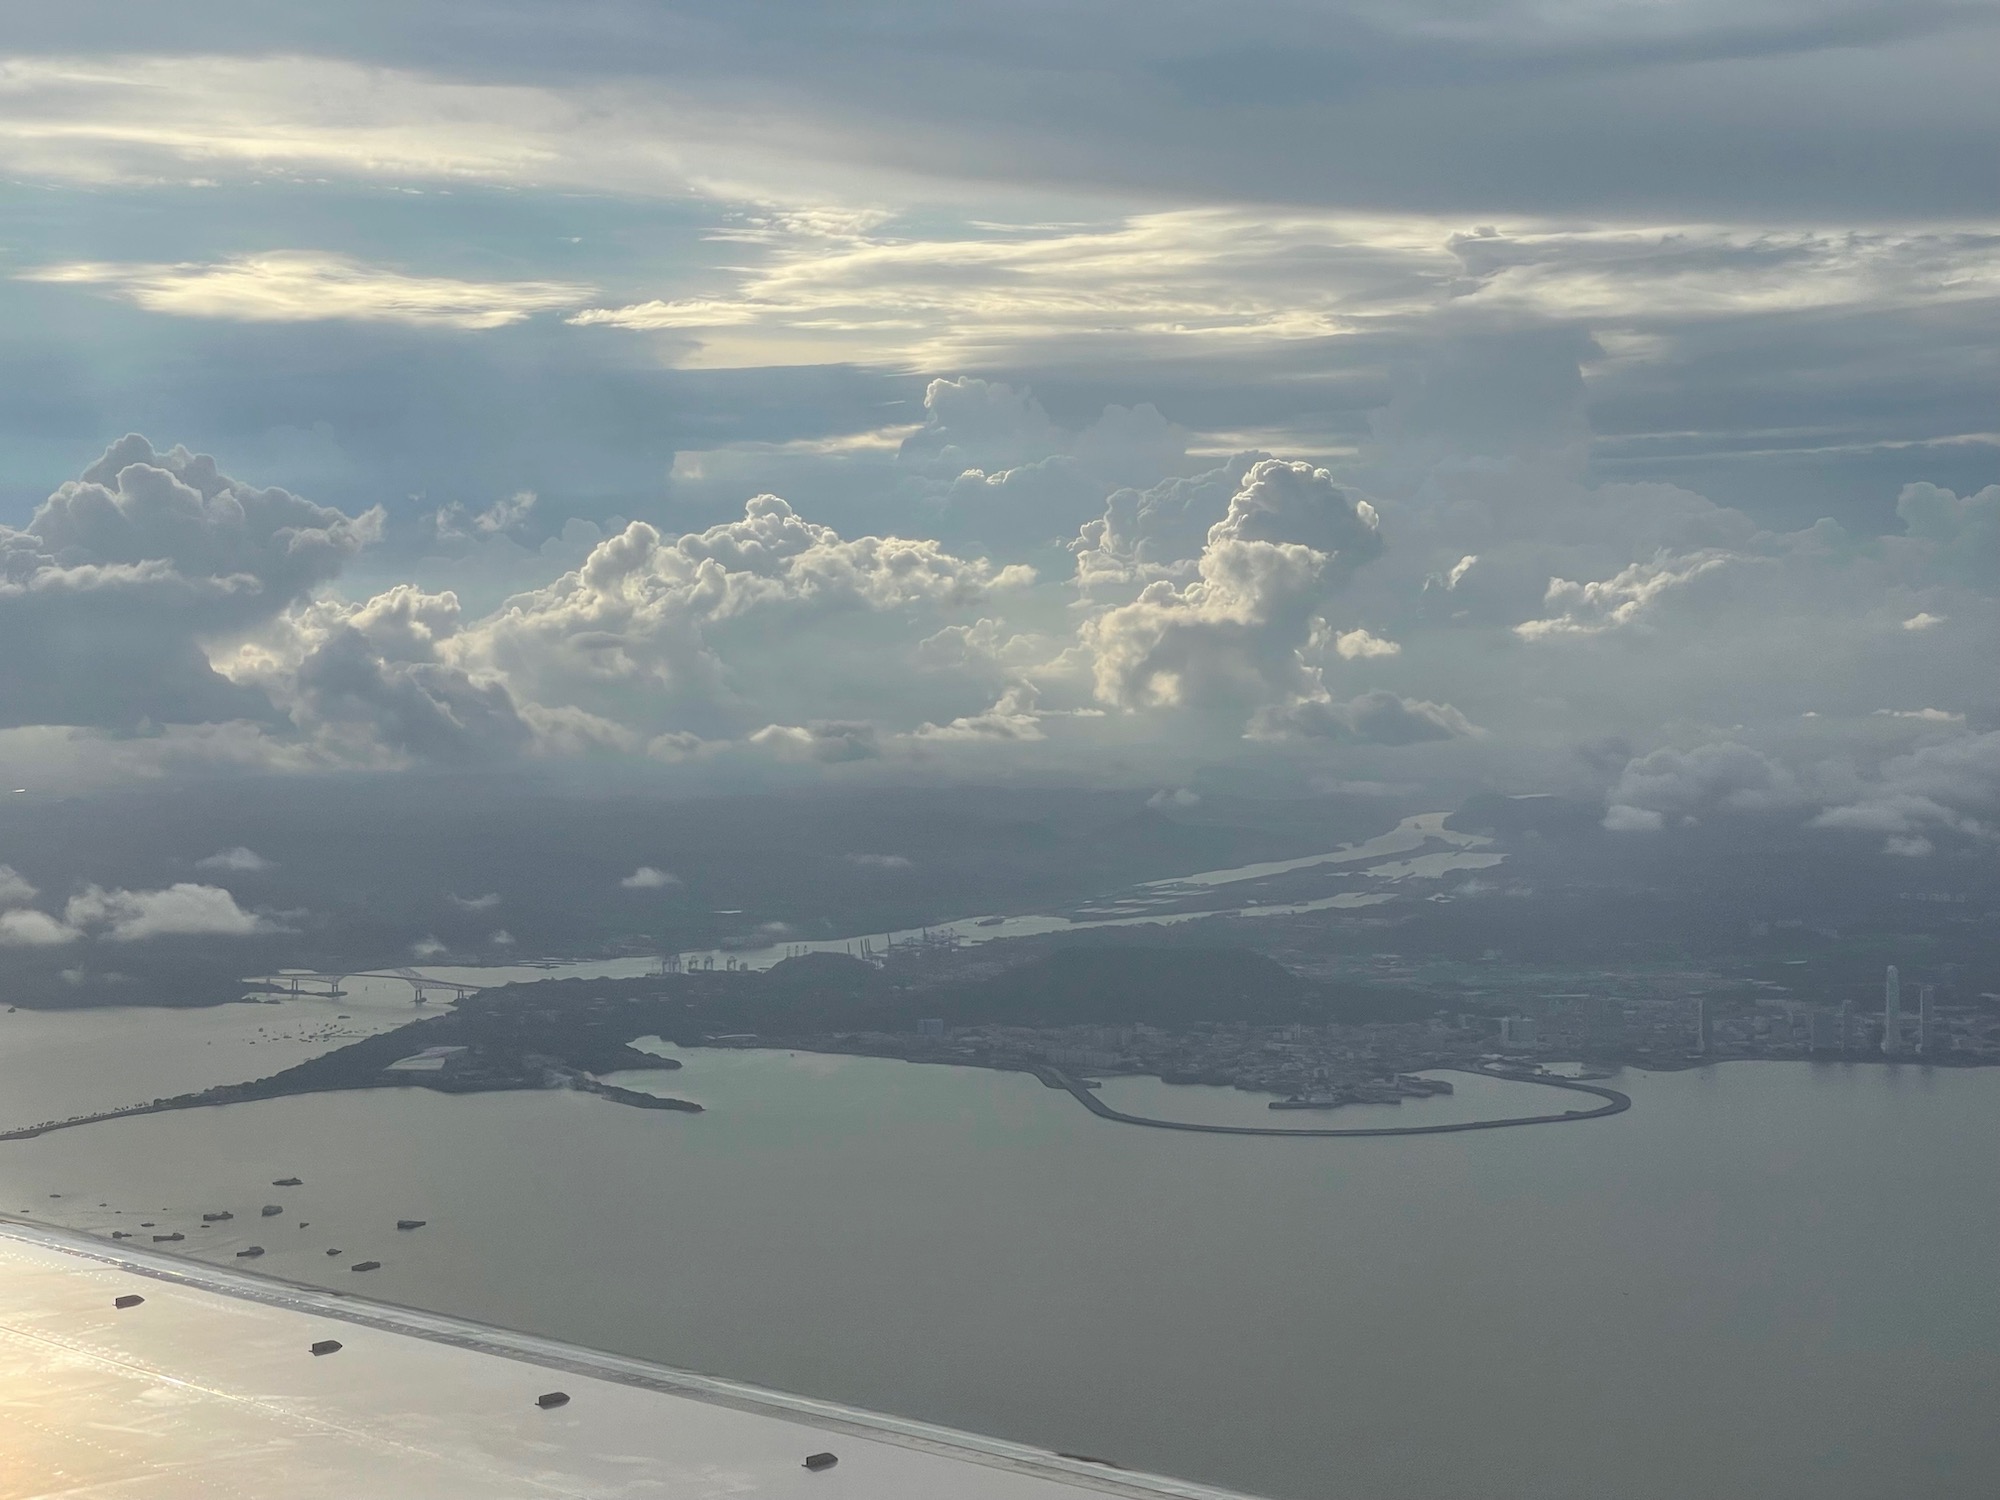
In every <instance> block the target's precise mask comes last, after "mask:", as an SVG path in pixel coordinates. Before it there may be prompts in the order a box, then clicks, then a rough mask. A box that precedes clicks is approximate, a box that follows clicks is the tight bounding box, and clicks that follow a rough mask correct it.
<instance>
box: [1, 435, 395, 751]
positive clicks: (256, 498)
mask: <svg viewBox="0 0 2000 1500" xmlns="http://www.w3.org/2000/svg"><path fill="white" fill-rule="evenodd" d="M380 527H381V512H380V511H379V510H375V511H370V512H368V513H367V514H365V515H363V516H360V517H350V516H346V515H343V514H342V513H341V512H339V511H337V510H331V509H328V508H326V507H323V506H319V505H314V504H312V503H311V502H310V501H307V500H302V499H300V498H298V497H297V496H295V495H292V494H289V493H288V492H286V491H284V490H281V489H257V488H255V487H253V486H250V485H246V484H242V483H240V482H238V481H236V480H234V479H231V478H229V477H228V476H226V475H224V474H222V473H220V472H219V471H218V470H217V469H216V466H215V462H214V460H212V459H209V458H205V457H199V456H196V455H194V454H191V453H189V452H188V451H187V450H185V449H183V448H174V449H171V450H170V451H168V452H166V453H158V452H155V451H154V449H153V447H152V445H151V444H150V443H148V442H147V441H146V440H145V439H144V438H142V437H126V438H122V439H120V440H119V441H118V442H116V443H114V444H113V445H112V446H111V447H110V448H109V449H108V450H107V451H106V452H105V454H104V456H103V457H102V458H100V459H99V460H98V461H97V462H96V463H94V464H92V465H91V466H90V467H89V468H88V469H86V470H85V471H84V473H83V475H82V477H81V478H80V479H77V480H74V481H71V482H70V483H67V484H64V485H63V486H62V487H61V488H60V489H58V490H57V491H56V492H55V493H54V494H53V495H51V496H50V497H49V498H48V500H47V501H45V502H44V503H43V505H42V506H41V507H40V509H38V510H37V511H36V512H35V514H34V516H33V518H32V519H31V520H30V521H29V522H28V524H27V526H26V527H25V528H24V529H22V530H19V531H16V530H12V529H9V528H6V527H0V639H5V640H6V641H7V643H8V645H7V650H6V651H5V652H4V653H0V727H5V726H9V725H17V724H74V725H96V726H103V727H107V728H118V727H128V726H131V725H134V724H137V723H139V722H141V721H145V720H151V721H154V722H166V723H203V722H215V721H218V720H227V719H244V718H249V719H258V718H261V719H267V720H268V719H271V718H272V717H274V714H273V710H272V707H271V705H270V703H269V701H268V700H267V699H266V698H265V697H264V695H262V694H261V693H259V692H257V691H256V690H255V689H254V688H250V687H246V686H243V685H239V684H237V683H234V682H231V681H229V680H228V679H226V678H224V677H222V676H221V675H219V674H218V673H217V672H216V671H215V670H214V669H213V667H212V666H211V665H210V661H209V658H208V655H207V654H206V652H205V651H204V650H203V647H202V645H201V642H202V641H203V640H204V639H207V638H211V637H214V636H217V635H222V634H227V633H229V632H232V631H242V630H247V629H249V628H251V627H253V626H256V625H258V624H260V623H261V622H264V621H267V620H270V619H271V618H273V617H274V616H276V615H277V614H278V613H279V612H280V611H282V610H283V609H285V608H286V607H287V606H288V605H289V604H291V603H293V602H294V601H296V600H299V599H302V598H304V597H305V595H306V594H307V593H308V592H309V591H310V590H311V589H313V588H314V587H316V586H317V585H319V584H321V583H324V582H325V581H327V580H328V579H330V578H332V577H333V576H334V575H335V574H337V573H338V572H339V571H340V569H341V567H342V565H343V564H344V563H345V562H346V561H347V560H348V559H349V558H350V557H352V556H353V555H354V554H355V553H356V552H357V551H359V550H360V548H361V547H363V546H364V545H366V544H367V543H368V542H369V541H371V540H373V539H374V537H375V536H376V535H377V534H378V533H379V531H380Z"/></svg>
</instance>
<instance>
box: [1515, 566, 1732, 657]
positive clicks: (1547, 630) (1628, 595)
mask: <svg viewBox="0 0 2000 1500" xmlns="http://www.w3.org/2000/svg"><path fill="white" fill-rule="evenodd" d="M1738 561H1740V559H1739V558H1737V557H1736V556H1735V555H1733V554H1730V553H1726V552H1720V551H1710V552H1704V553H1699V554H1696V555H1694V556H1691V557H1666V556H1661V557H1657V558H1655V559H1654V560H1653V561H1651V562H1644V563H1633V564H1632V565H1631V566H1630V567H1628V568H1623V569H1621V570H1619V572H1617V573H1616V574H1614V575H1613V576H1612V577H1610V578H1606V579H1602V580H1599V581H1597V582H1592V583H1573V582H1571V581H1570V580H1569V579H1567V578H1551V579H1550V580H1549V587H1548V592H1547V593H1546V594H1545V595H1543V598H1542V603H1543V606H1544V607H1545V608H1546V609H1548V610H1550V611H1551V613H1550V614H1549V615H1548V616H1547V617H1545V618H1543V619H1539V620H1523V621H1522V622H1521V623H1520V624H1519V625H1516V626H1515V627H1514V633H1515V634H1516V635H1518V636H1520V637H1521V638H1522V639H1523V640H1527V641H1541V640H1548V639H1550V638H1552V637H1556V636H1565V635H1597V634H1600V633H1602V632H1603V631H1607V630H1616V629H1618V628H1620V627H1621V626H1626V625H1631V624H1633V623H1634V622H1636V621H1638V620H1640V619H1641V618H1643V617H1644V616H1645V614H1646V612H1647V611H1648V610H1649V609H1651V608H1652V607H1653V606H1654V605H1655V604H1656V603H1657V602H1658V601H1659V599H1660V598H1661V597H1662V596H1663V595H1665V594H1667V593H1668V592H1670V591H1672V590H1675V589H1682V588H1685V587H1687V585H1689V584H1690V583H1692V582H1694V581H1695V580H1696V579H1697V578H1700V577H1702V576H1703V575H1704V574H1707V573H1712V572H1714V571H1715V570H1716V569H1718V568H1722V567H1727V566H1729V565H1730V564H1731V563H1734V562H1738Z"/></svg>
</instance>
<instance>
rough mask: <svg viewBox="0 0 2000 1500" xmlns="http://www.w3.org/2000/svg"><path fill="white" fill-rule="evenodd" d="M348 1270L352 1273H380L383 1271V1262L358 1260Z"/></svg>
mask: <svg viewBox="0 0 2000 1500" xmlns="http://www.w3.org/2000/svg"><path fill="white" fill-rule="evenodd" d="M347 1269H348V1270H350V1271H379V1270H381V1269H382V1262H381V1261H379V1260H357V1261H356V1262H355V1263H354V1264H353V1265H351V1266H349V1267H348V1268H347Z"/></svg>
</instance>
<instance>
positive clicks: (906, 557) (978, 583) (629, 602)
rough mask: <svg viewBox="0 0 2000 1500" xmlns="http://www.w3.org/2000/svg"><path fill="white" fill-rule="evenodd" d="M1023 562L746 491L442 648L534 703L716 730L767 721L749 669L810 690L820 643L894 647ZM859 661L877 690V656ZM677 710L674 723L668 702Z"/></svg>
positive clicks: (1017, 579)
mask: <svg viewBox="0 0 2000 1500" xmlns="http://www.w3.org/2000/svg"><path fill="white" fill-rule="evenodd" d="M1033 577H1034V574H1033V570H1032V569H1029V568H1025V567H1021V566H1016V565H1010V566H1004V567H1003V566H995V565H994V564H992V563H989V562H987V561H986V560H984V559H979V558H964V557H959V556H957V555H954V554H953V553H951V552H950V551H949V550H947V549H946V548H945V547H944V546H943V545H942V544H940V543H938V542H936V541H931V540H922V539H910V538H904V537H895V536H862V537H854V538H847V537H843V536H841V535H840V534H839V533H837V532H835V531H834V530H833V529H832V528H830V527H827V526H822V525H818V524H816V523H814V522H811V521H808V520H806V519H805V518H804V517H803V516H801V515H799V514H798V513H797V512H796V511H794V510H793V509H792V507H791V506H790V505H789V504H787V503H786V502H785V501H784V500H782V499H779V498H778V497H777V496H775V495H759V496H757V497H755V498H753V499H751V500H750V501H749V502H748V503H747V504H746V505H745V506H744V509H743V517H742V519H741V520H738V521H731V522H725V523H723V524H721V525H717V526H712V527H709V528H707V529H706V530H703V531H696V532H689V533H686V534H684V535H682V536H679V537H668V536H665V535H663V534H662V533H661V532H660V531H659V530H658V529H657V528H656V527H654V526H652V525H650V524H647V523H645V522H639V521H635V522H633V523H632V524H631V525H629V526H627V527H626V528H625V529H624V530H623V531H622V532H620V533H618V534H617V535H615V536H612V537H608V538H606V539H605V540H604V541H603V542H602V543H600V544H599V545H598V546H597V547H596V548H595V549H593V551H592V552H591V554H590V556H589V557H588V558H587V559H586V560H585V561H584V563H583V565H582V566H581V567H579V568H577V569H575V570H574V571H572V572H569V573H567V574H565V575H563V576H562V577H561V578H558V579H556V580H555V581H554V582H552V583H550V584H548V585H547V586H545V587H543V588H540V589H536V590H533V591H531V592H529V593H525V594H521V595H517V596H516V597H515V598H513V599H511V600H509V601H508V603H507V604H506V606H505V607H504V608H503V609H501V610H500V611H498V612H497V613H496V614H494V615H493V616H491V617H489V618H487V619H485V620H482V621H480V622H478V623H477V624H476V625H474V626H471V627H469V628H467V629H466V630H465V631H464V632H463V633H462V634H461V635H460V636H459V637H458V638H457V639H456V640H455V641H454V642H453V643H452V644H451V646H450V648H449V650H448V651H444V652H441V655H443V656H444V657H446V658H447V659H449V660H451V661H453V662H456V663H458V664H459V665H460V666H461V667H463V668H465V669H466V670H468V671H471V670H478V671H482V672H484V673H487V674H490V675H491V676H493V677H496V678H497V677H504V680H505V682H506V683H507V685H508V687H509V688H510V690H512V691H513V692H515V693H516V694H517V695H519V696H520V697H522V698H524V699H526V700H529V701H532V702H534V703H537V704H542V705H545V706H549V707H555V706H571V707H575V708H579V709H582V710H585V711H587V712H589V713H592V714H596V715H600V716H603V717H604V718H606V719H609V720H619V721H628V722H629V720H628V716H630V715H632V714H633V712H634V710H635V708H638V709H641V710H642V711H643V712H644V713H645V714H646V717H647V718H649V719H650V720H651V722H650V723H647V724H644V725H638V724H634V725H631V727H633V728H635V729H637V728H641V727H643V728H644V729H646V730H647V731H648V733H649V734H662V733H668V734H671V733H687V732H693V733H698V734H701V735H703V737H705V738H714V737H716V736H717V732H718V731H724V730H726V731H728V732H729V733H740V732H744V731H747V730H748V729H749V728H750V727H751V725H753V724H756V723H760V722H764V723H768V722H769V719H768V715H767V716H766V717H764V718H762V719H760V718H758V717H756V709H755V707H754V705H752V704H750V703H749V702H747V701H746V697H747V695H746V693H745V690H744V686H745V678H746V675H748V674H755V673H761V672H769V671H776V672H778V673H779V674H781V675H783V676H784V677H785V680H786V681H787V683H788V684H789V685H790V686H791V688H792V690H793V691H794V692H803V691H809V690H810V689H811V686H812V684H813V683H814V682H815V681H817V682H819V683H821V684H825V683H826V682H827V681H828V680H829V678H828V674H827V672H826V671H825V670H824V668H825V666H827V665H829V663H828V662H827V660H826V658H825V656H824V655H822V653H824V652H840V651H842V650H843V648H848V647H849V643H850V642H852V643H853V646H852V649H858V650H861V651H864V652H865V651H867V650H868V649H869V647H867V646H863V645H861V644H860V643H861V642H862V641H868V640H871V638H872V640H873V641H875V642H876V643H879V642H880V640H881V639H882V633H883V632H886V631H890V630H893V632H894V634H895V636H896V637H898V638H900V639H899V643H898V647H897V649H899V650H909V649H912V648H913V646H914V642H909V641H908V639H907V636H906V635H905V634H904V632H905V631H906V630H907V628H908V625H909V623H913V622H918V621H923V620H925V619H926V618H927V617H928V618H929V619H930V620H931V623H930V625H929V630H928V631H927V632H926V633H931V632H935V630H936V629H937V628H938V627H939V626H940V625H942V624H943V623H945V619H947V618H949V615H950V614H951V613H953V612H957V611H961V610H965V609H969V608H973V607H976V606H978V605H980V604H982V603H984V602H986V601H987V600H989V599H990V598H992V597H993V596H994V595H995V594H996V593H1002V592H1005V591H1010V590H1015V589H1020V588H1025V587H1026V586H1027V585H1028V584H1029V583H1031V582H1032V581H1033ZM939 616H943V617H944V618H938V617H939ZM809 624H810V626H811V628H810V629H808V628H807V626H808V625H809ZM776 631H785V632H789V633H790V634H789V645H790V647H791V650H790V651H789V652H788V653H786V654H785V655H783V656H780V655H778V654H776V653H773V652H771V651H769V650H768V649H767V645H768V642H769V641H770V640H771V639H772V633H773V632H776ZM848 632H853V634H849V633H848ZM904 642H907V644H904ZM863 666H864V657H861V656H856V657H853V658H851V659H846V660H842V661H841V663H840V670H842V671H844V672H854V673H857V674H860V673H862V668H863ZM862 675H864V676H865V679H866V680H867V681H869V682H871V683H873V684H874V685H875V687H876V688H877V690H878V691H879V689H880V687H881V685H882V682H883V677H882V673H881V670H880V663H879V659H877V660H875V661H874V662H873V663H872V665H869V667H868V670H867V671H866V672H865V674H862ZM676 711H678V713H679V715H681V716H682V720H681V722H678V723H676V722H673V721H672V719H671V718H670V717H669V715H671V714H674V713H676ZM690 716H691V717H693V719H694V722H689V717H690Z"/></svg>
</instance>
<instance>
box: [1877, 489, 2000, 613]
mask: <svg viewBox="0 0 2000 1500" xmlns="http://www.w3.org/2000/svg"><path fill="white" fill-rule="evenodd" d="M1896 514H1897V515H1898V516H1899V517H1900V518H1901V519H1902V522H1903V526H1904V528H1905V530H1906V531H1907V532H1908V534H1909V535H1910V536H1911V537H1914V538H1916V539H1918V540H1920V541H1922V542H1925V543H1928V544H1929V545H1930V546H1932V547H1933V548H1935V549H1936V561H1935V563H1934V565H1933V566H1934V567H1935V568H1936V570H1937V571H1938V572H1939V573H1940V574H1941V575H1942V576H1944V577H1948V578H1951V579H1953V580H1955V581H1957V582H1959V583H1963V584H1966V585H1968V586H1969V587H1972V588H1975V589H1979V590H1981V591H1982V592H1985V593H1993V592H1995V591H2000V484H1989V485H1988V486H1986V488H1985V489H1983V490H1980V491H1979V492H1978V493H1977V494H1972V495H1957V494H1954V493H1953V492H1952V491H1950V490H1947V489H1943V488H1940V487H1939V486H1937V485H1935V484H1911V485H1905V486H1904V487H1903V490H1902V493H1901V494H1899V495H1898V496H1897V497H1896ZM1913 628H1916V627H1913Z"/></svg>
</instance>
